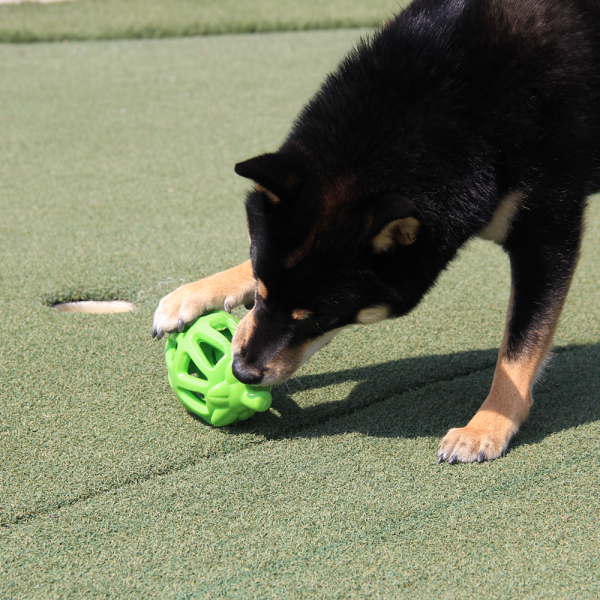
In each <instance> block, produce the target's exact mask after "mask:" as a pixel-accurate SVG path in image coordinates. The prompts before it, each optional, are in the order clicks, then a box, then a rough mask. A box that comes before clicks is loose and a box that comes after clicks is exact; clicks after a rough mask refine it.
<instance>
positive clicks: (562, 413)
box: [227, 344, 600, 448]
mask: <svg viewBox="0 0 600 600" xmlns="http://www.w3.org/2000/svg"><path fill="white" fill-rule="evenodd" d="M554 352H555V356H554V358H553V360H552V362H551V363H550V365H549V367H548V369H547V371H546V373H545V375H544V377H543V378H542V380H541V381H540V382H539V383H538V384H537V385H536V387H535V390H534V398H535V404H534V408H533V409H532V412H531V414H530V416H529V418H528V420H527V421H526V422H525V423H524V425H523V427H522V428H521V431H520V432H519V435H518V436H517V438H516V439H515V441H514V442H513V444H512V448H514V447H516V446H518V445H521V444H529V443H535V442H537V441H540V440H541V439H543V438H544V437H546V436H547V435H549V434H551V433H554V432H557V431H561V430H563V429H568V428H571V427H575V426H577V425H580V424H582V423H586V422H590V421H595V420H600V403H599V402H598V401H597V398H598V396H599V395H600V373H599V372H598V365H599V364H600V344H594V345H588V346H582V345H571V346H563V347H557V348H555V350H554ZM496 354H497V350H496V349H490V350H482V351H471V352H458V353H455V354H450V355H443V356H441V355H436V356H427V357H422V358H411V359H405V360H396V361H390V362H388V363H383V364H378V365H372V366H368V367H363V368H356V369H345V370H342V371H336V372H330V373H323V374H320V375H305V376H300V377H298V378H297V379H296V380H292V381H291V382H290V383H289V389H288V388H287V387H286V385H279V386H277V387H276V388H275V389H274V393H273V405H272V408H273V409H274V410H275V411H277V412H278V413H279V414H280V415H281V416H280V417H279V416H277V415H276V414H274V413H273V412H267V413H257V414H256V415H254V417H253V418H252V419H251V420H250V421H246V422H244V423H239V424H237V425H234V426H231V427H228V428H227V431H228V432H230V433H232V434H240V433H243V434H247V433H256V434H261V435H265V436H266V437H267V438H269V439H280V438H283V437H322V436H327V435H338V434H341V433H348V432H360V433H363V434H368V435H371V436H379V437H420V436H437V437H440V436H442V435H444V433H445V432H446V431H447V429H448V428H450V427H459V426H462V425H464V424H466V423H467V421H468V420H469V419H470V418H471V417H472V416H473V414H474V413H475V412H476V411H477V409H478V408H479V406H480V405H481V403H482V402H483V400H484V399H485V397H486V396H487V393H488V390H489V386H490V384H491V380H492V375H493V370H494V366H495V362H496ZM344 382H357V384H356V385H355V386H354V387H353V388H352V390H351V391H350V393H349V394H348V395H347V397H345V398H344V399H343V400H335V401H331V402H327V401H317V402H314V403H311V404H309V405H307V406H301V405H300V404H298V402H296V401H295V400H294V398H293V396H294V395H295V394H297V392H299V391H300V390H303V392H304V393H302V394H300V395H299V397H300V399H301V401H302V399H303V398H304V397H306V396H307V395H308V396H311V394H310V391H311V390H322V391H321V392H320V395H319V396H318V398H322V396H323V391H325V388H327V387H331V386H335V385H339V384H343V383H344ZM306 392H308V394H307V393H306Z"/></svg>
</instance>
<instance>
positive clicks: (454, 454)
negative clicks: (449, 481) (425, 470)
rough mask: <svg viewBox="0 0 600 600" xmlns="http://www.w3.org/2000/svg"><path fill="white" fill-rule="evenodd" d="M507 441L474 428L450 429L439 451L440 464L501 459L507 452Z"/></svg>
mask: <svg viewBox="0 0 600 600" xmlns="http://www.w3.org/2000/svg"><path fill="white" fill-rule="evenodd" d="M507 447H508V440H507V439H504V438H502V439H500V437H498V436H495V435H493V434H489V433H487V432H485V431H482V430H479V429H476V428H474V427H469V426H468V425H467V426H466V427H460V428H456V429H450V431H448V433H447V434H446V435H445V436H444V438H443V439H442V442H441V443H440V446H439V448H438V450H437V458H438V462H440V463H441V462H444V461H446V462H448V463H449V464H451V465H453V464H454V463H457V462H461V463H470V462H476V461H477V462H483V461H485V460H493V459H494V458H499V457H500V456H502V455H503V454H504V453H505V452H506V448H507Z"/></svg>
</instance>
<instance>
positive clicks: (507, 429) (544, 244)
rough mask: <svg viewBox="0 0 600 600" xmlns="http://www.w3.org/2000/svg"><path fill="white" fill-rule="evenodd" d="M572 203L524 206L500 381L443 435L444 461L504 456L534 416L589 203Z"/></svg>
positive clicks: (510, 241) (515, 232)
mask: <svg viewBox="0 0 600 600" xmlns="http://www.w3.org/2000/svg"><path fill="white" fill-rule="evenodd" d="M559 189H560V188H559ZM550 193H552V191H550V192H549V194H550ZM566 202H567V201H565V206H566V208H567V209H568V208H569V207H570V208H571V209H572V214H570V215H568V214H567V215H563V214H559V213H549V212H548V211H546V210H545V209H542V210H541V211H540V212H539V213H537V214H536V212H535V211H533V210H531V209H528V210H527V211H524V212H523V213H522V214H520V215H519V218H518V220H517V221H516V222H515V223H514V224H513V225H512V228H511V233H510V235H509V237H508V238H507V240H506V241H505V242H504V243H503V245H504V248H505V250H506V251H507V252H508V255H509V257H510V261H511V273H512V290H511V296H510V302H509V308H508V311H507V317H506V328H505V331H504V337H503V340H502V345H501V348H500V354H499V356H498V362H497V364H496V371H495V373H494V379H493V382H492V387H491V390H490V393H489V395H488V397H487V398H486V400H485V402H484V403H483V405H482V406H481V408H480V409H479V411H478V412H477V413H476V414H475V416H474V417H473V418H472V419H471V421H469V423H468V424H467V425H466V426H465V427H460V428H457V429H451V430H450V431H449V432H448V433H447V434H446V436H445V437H444V438H443V439H442V442H441V444H440V447H439V448H438V451H437V456H438V460H439V462H442V461H444V460H445V461H448V462H449V463H455V462H473V461H479V462H482V461H484V460H490V459H494V458H498V457H499V456H501V455H502V454H503V453H504V452H505V451H506V450H507V448H508V444H509V442H510V440H511V438H512V437H513V436H514V435H515V434H516V433H517V431H518V429H519V426H520V425H521V423H522V422H523V421H524V420H525V419H526V418H527V415H528V414H529V410H530V409H531V405H532V403H533V399H532V395H531V389H532V387H533V384H534V383H535V380H536V377H537V376H538V374H539V372H540V370H541V368H542V367H543V364H544V360H545V359H546V357H547V355H548V351H549V350H550V346H551V343H552V338H553V336H554V331H555V329H556V325H557V323H558V319H559V316H560V313H561V310H562V307H563V304H564V301H565V298H566V295H567V292H568V290H569V286H570V283H571V279H572V277H573V273H574V271H575V266H576V264H577V260H578V257H579V247H580V243H581V230H582V214H581V211H582V206H583V204H576V203H574V202H573V201H572V200H571V204H566ZM563 208H564V207H563ZM565 210H566V209H565ZM553 217H556V219H557V220H556V221H553V220H551V218H553Z"/></svg>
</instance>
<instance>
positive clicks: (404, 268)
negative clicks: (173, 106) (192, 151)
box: [233, 150, 423, 384]
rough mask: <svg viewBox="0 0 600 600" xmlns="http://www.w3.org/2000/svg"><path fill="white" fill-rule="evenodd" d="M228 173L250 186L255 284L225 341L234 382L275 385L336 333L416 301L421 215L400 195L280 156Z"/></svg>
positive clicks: (392, 313)
mask: <svg viewBox="0 0 600 600" xmlns="http://www.w3.org/2000/svg"><path fill="white" fill-rule="evenodd" d="M236 172H237V173H238V174H239V175H242V176H243V177H247V178H249V179H251V180H253V181H254V183H255V189H254V190H252V191H251V192H250V193H249V194H248V198H247V202H246V208H247V216H248V228H249V234H250V255H251V260H252V267H253V271H254V275H255V278H256V282H257V285H256V294H255V303H254V307H253V308H252V310H251V311H250V312H249V313H248V314H247V315H246V316H245V317H244V319H243V320H242V321H241V323H240V325H239V327H238V329H237V331H236V334H235V337H234V339H233V369H234V373H235V375H236V376H237V377H238V379H240V380H241V381H243V382H246V383H255V384H272V383H276V382H278V381H282V380H283V379H285V378H287V377H289V376H290V375H291V374H292V373H293V372H294V371H295V370H296V369H298V367H300V366H301V365H302V364H303V363H304V362H305V361H306V360H307V359H308V358H309V357H310V356H311V355H312V354H314V353H315V352H316V351H317V350H319V349H320V348H321V347H322V346H324V345H325V344H327V343H328V342H329V341H331V339H333V337H334V336H335V335H336V334H337V333H338V332H339V331H340V330H341V329H343V328H344V327H347V326H348V325H351V324H357V323H362V324H367V323H375V322H377V321H380V320H382V319H385V318H389V317H393V316H399V315H401V314H404V313H406V312H408V310H410V309H411V308H412V307H413V306H414V305H415V304H416V303H417V302H418V299H419V298H420V297H421V296H422V293H423V290H421V289H417V288H419V287H422V286H418V285H416V287H415V277H413V276H412V275H413V274H412V273H411V272H410V271H412V270H413V269H414V265H413V263H414V261H412V260H411V255H412V254H413V253H414V249H415V248H416V247H418V246H419V244H418V240H419V237H420V229H421V225H422V217H421V215H420V214H419V211H418V210H417V208H416V207H415V205H414V204H413V202H412V201H411V200H410V199H409V198H408V197H406V196H404V195H402V194H400V193H398V192H397V191H395V190H393V189H387V190H386V189H377V186H376V185H375V186H374V185H372V184H368V183H367V182H366V181H361V180H360V176H357V175H356V174H354V175H350V174H344V173H343V172H336V173H334V172H332V171H331V170H329V169H327V172H326V173H325V174H323V173H319V172H318V170H316V169H314V168H312V169H310V168H309V167H307V164H306V162H304V161H303V160H302V158H301V155H299V154H294V153H293V152H285V151H281V150H280V151H279V152H277V153H274V154H265V155H261V156H258V157H256V158H252V159H250V160H248V161H246V162H243V163H239V164H238V165H236ZM403 259H404V260H403ZM417 279H418V278H417Z"/></svg>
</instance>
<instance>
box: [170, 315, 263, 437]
mask: <svg viewBox="0 0 600 600" xmlns="http://www.w3.org/2000/svg"><path fill="white" fill-rule="evenodd" d="M237 324H238V321H237V319H236V318H235V317H233V316H231V315H230V314H228V313H226V312H221V311H220V312H214V313H211V314H208V315H204V316H203V317H200V318H199V319H198V320H197V321H196V322H195V323H194V324H193V325H192V326H191V327H189V328H187V329H185V330H184V331H182V332H181V333H172V334H171V335H170V336H169V337H168V339H167V346H166V349H165V360H166V362H167V372H168V374H169V383H170V385H171V387H172V388H173V391H174V392H175V395H176V396H177V398H178V399H179V400H180V402H181V403H182V404H183V405H184V406H185V408H186V409H187V410H188V411H189V412H191V413H194V414H196V415H198V416H199V417H202V418H203V419H204V420H205V421H207V422H208V423H210V424H211V425H215V426H217V427H222V426H223V425H230V424H231V423H236V422H238V421H245V420H246V419H249V418H250V417H251V416H252V415H253V414H254V413H255V412H257V411H258V412H263V411H265V410H267V409H268V408H269V407H270V406H271V393H270V390H271V388H270V387H263V386H253V385H247V384H245V383H241V382H240V381H238V380H237V379H236V378H235V377H234V375H233V372H232V370H231V361H232V358H231V340H232V338H233V334H234V332H235V329H236V327H237Z"/></svg>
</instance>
